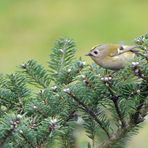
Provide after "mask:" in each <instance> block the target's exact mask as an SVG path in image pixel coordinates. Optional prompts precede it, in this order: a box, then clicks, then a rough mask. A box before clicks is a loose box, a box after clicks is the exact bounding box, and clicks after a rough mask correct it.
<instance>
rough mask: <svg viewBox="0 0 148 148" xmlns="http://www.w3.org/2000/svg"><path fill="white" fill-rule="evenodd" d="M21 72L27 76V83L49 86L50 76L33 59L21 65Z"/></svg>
mask: <svg viewBox="0 0 148 148" xmlns="http://www.w3.org/2000/svg"><path fill="white" fill-rule="evenodd" d="M21 68H22V69H23V72H24V73H25V74H26V76H27V77H28V78H29V81H28V82H29V83H31V84H34V85H35V84H36V85H37V86H42V87H43V88H46V87H48V86H49V84H50V81H51V78H50V76H49V74H48V72H47V71H46V70H45V69H44V67H43V66H41V65H39V64H38V63H37V62H36V61H34V60H29V61H28V62H26V63H25V64H22V65H21Z"/></svg>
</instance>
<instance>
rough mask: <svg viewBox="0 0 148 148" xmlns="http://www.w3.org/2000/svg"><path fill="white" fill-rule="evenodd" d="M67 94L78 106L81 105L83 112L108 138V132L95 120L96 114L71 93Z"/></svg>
mask: <svg viewBox="0 0 148 148" xmlns="http://www.w3.org/2000/svg"><path fill="white" fill-rule="evenodd" d="M67 94H68V95H69V96H70V97H72V98H73V99H74V100H75V101H76V102H77V103H78V105H81V106H82V107H83V110H84V111H85V112H87V113H88V114H89V115H90V116H91V117H92V118H93V119H94V120H95V121H96V122H97V123H98V124H99V126H100V127H101V128H102V130H103V131H104V132H105V133H106V135H107V137H108V138H109V137H110V134H109V132H108V131H107V129H106V128H105V127H104V125H103V124H102V122H101V121H100V120H99V119H98V118H97V116H96V114H95V113H94V112H93V111H92V110H91V109H89V108H88V107H87V106H86V105H85V104H84V103H83V102H81V101H80V99H78V98H77V97H76V96H75V95H74V94H73V93H72V92H67Z"/></svg>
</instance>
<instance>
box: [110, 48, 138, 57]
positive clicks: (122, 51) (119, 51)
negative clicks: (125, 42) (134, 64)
mask: <svg viewBox="0 0 148 148" xmlns="http://www.w3.org/2000/svg"><path fill="white" fill-rule="evenodd" d="M135 48H137V47H135V46H132V47H131V46H129V47H126V48H125V49H122V48H121V47H120V48H117V50H115V51H114V52H113V53H111V54H110V56H111V57H114V56H118V55H120V54H124V53H125V52H133V53H137V52H138V51H139V50H136V49H135Z"/></svg>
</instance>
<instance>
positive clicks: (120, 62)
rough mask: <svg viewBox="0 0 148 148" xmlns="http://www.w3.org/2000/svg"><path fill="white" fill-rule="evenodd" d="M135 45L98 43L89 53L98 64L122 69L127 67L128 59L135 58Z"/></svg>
mask: <svg viewBox="0 0 148 148" xmlns="http://www.w3.org/2000/svg"><path fill="white" fill-rule="evenodd" d="M134 48H136V47H134V46H124V45H118V44H104V45H98V46H96V47H94V48H92V50H91V51H90V52H89V53H88V54H87V56H90V57H91V59H92V60H94V61H95V63H96V64H98V65H100V66H101V67H103V68H106V69H111V70H120V69H122V68H124V67H125V65H126V64H127V62H128V61H130V60H131V59H133V58H134V56H135V53H134V52H133V49H134Z"/></svg>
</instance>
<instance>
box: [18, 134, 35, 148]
mask: <svg viewBox="0 0 148 148" xmlns="http://www.w3.org/2000/svg"><path fill="white" fill-rule="evenodd" d="M20 135H21V136H22V137H23V138H24V140H25V141H26V142H27V143H28V144H29V145H30V146H31V147H32V148H37V146H34V145H33V144H32V142H31V141H30V140H29V139H28V138H27V137H26V136H25V135H24V134H23V133H20Z"/></svg>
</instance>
